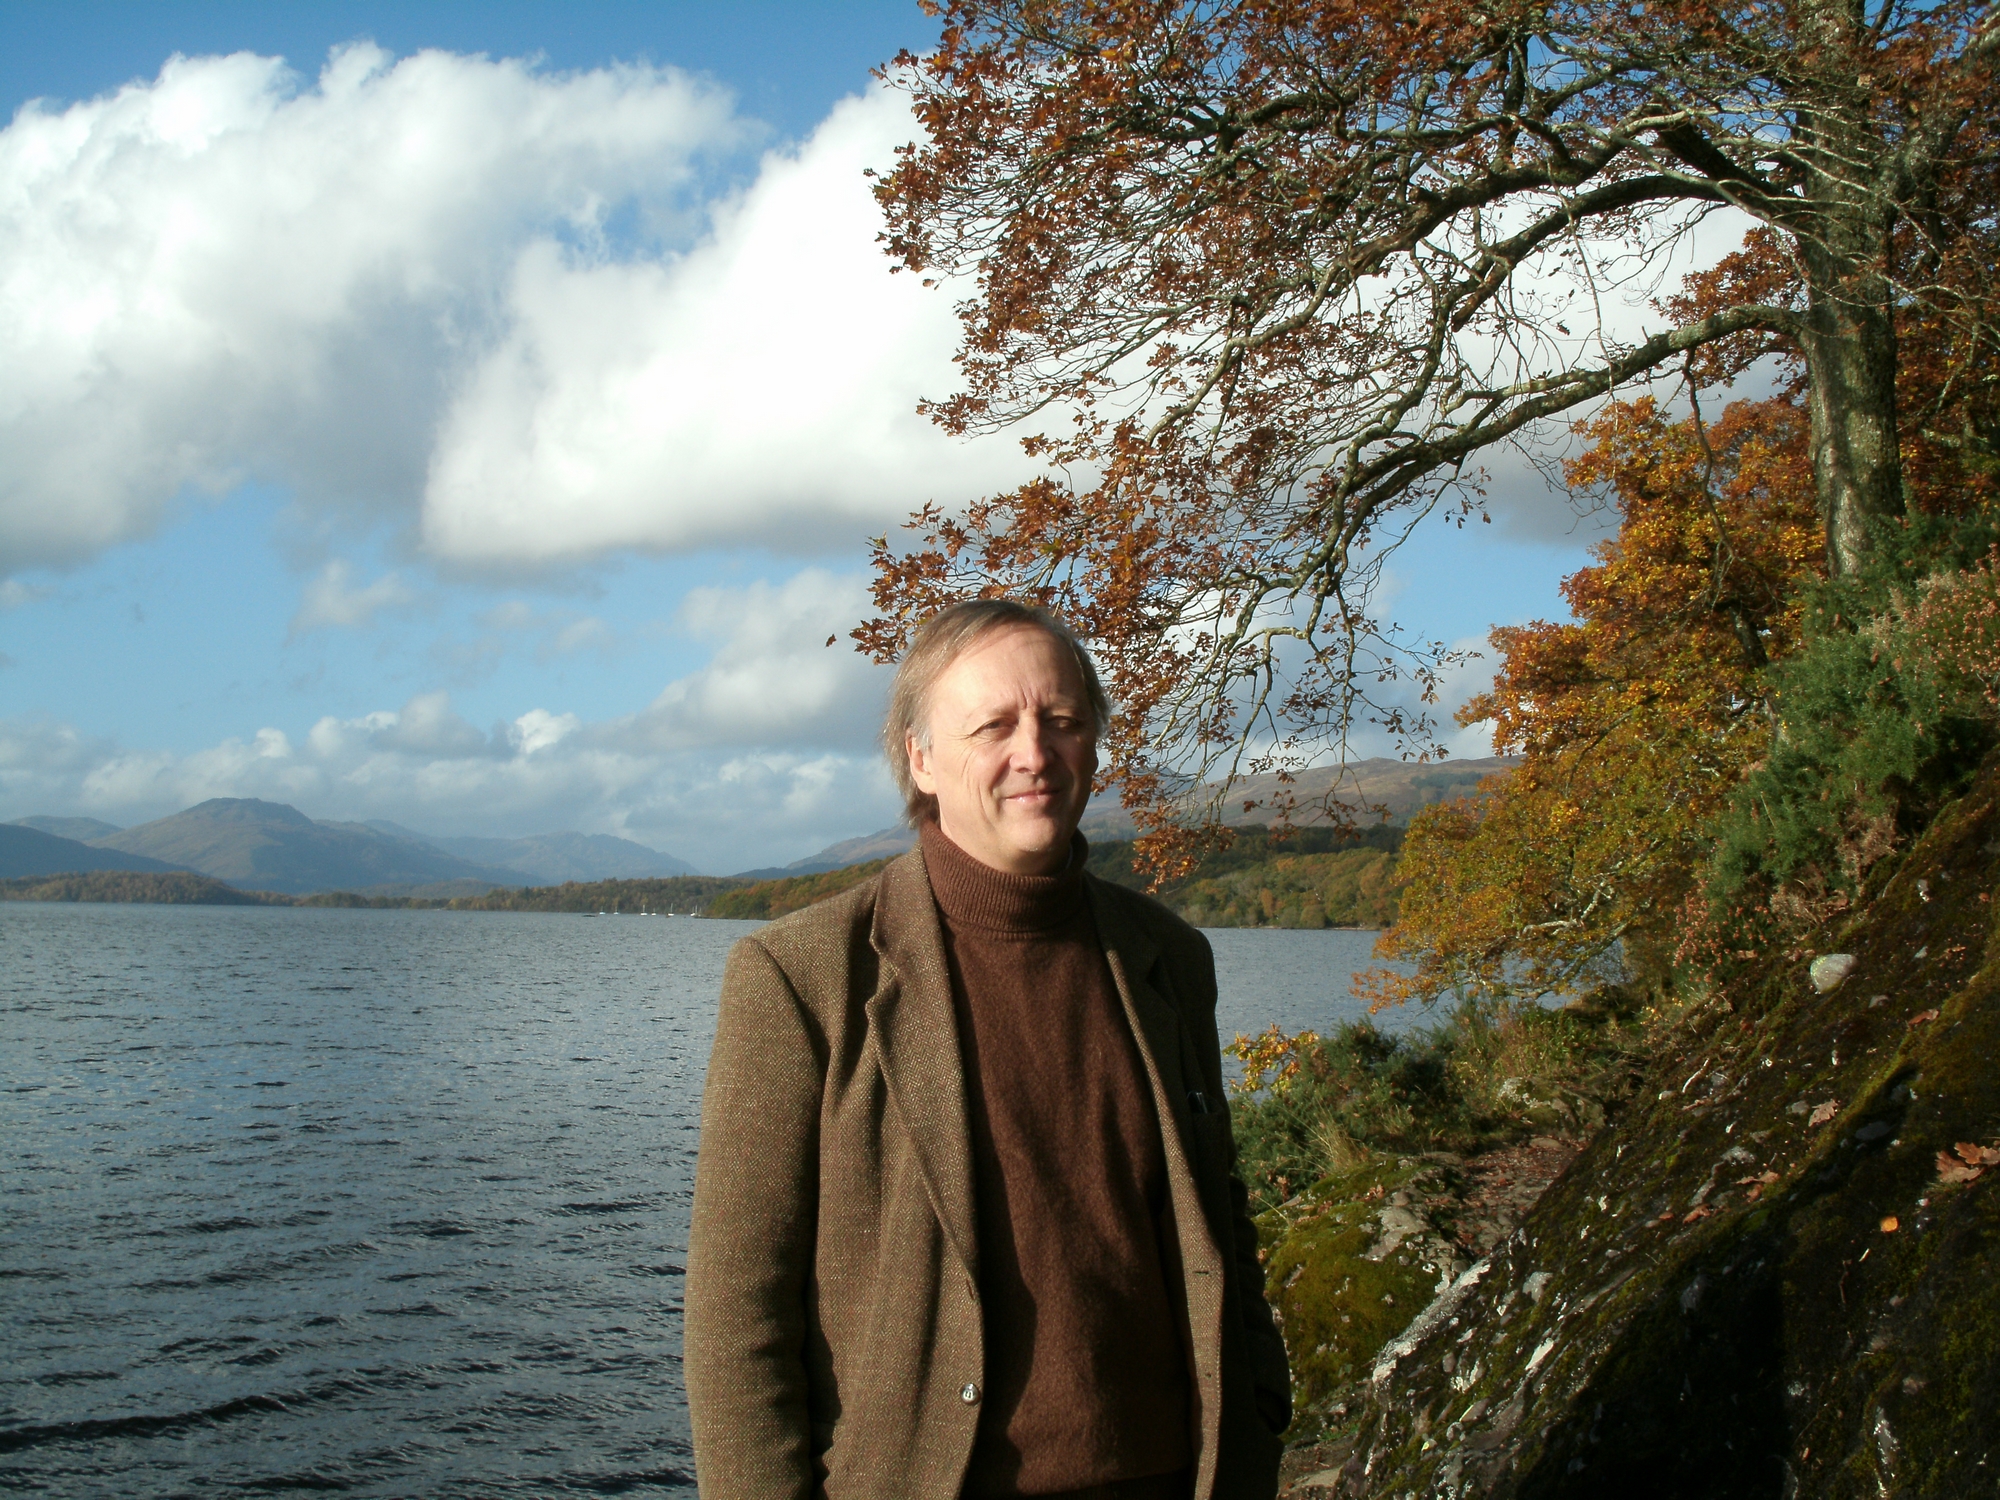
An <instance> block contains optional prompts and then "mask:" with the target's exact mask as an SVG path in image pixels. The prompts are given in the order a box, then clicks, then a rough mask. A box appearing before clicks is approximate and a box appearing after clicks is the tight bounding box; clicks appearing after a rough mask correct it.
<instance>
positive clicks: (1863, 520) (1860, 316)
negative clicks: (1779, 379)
mask: <svg viewBox="0 0 2000 1500" xmlns="http://www.w3.org/2000/svg"><path fill="white" fill-rule="evenodd" d="M1814 258H1815V257H1814V256H1812V255H1808V256H1807V257H1806V259H1807V261H1808V264H1810V262H1811V261H1812V260H1813V259H1814ZM1815 269H1817V268H1815ZM1829 269H1831V268H1829ZM1823 285H1824V283H1822V282H1821V280H1820V278H1819V277H1818V276H1813V277H1812V287H1811V302H1810V304H1809V308H1808V326H1809V329H1810V332H1809V333H1808V334H1807V337H1806V339H1805V361H1806V377H1807V381H1808V384H1809V386H1810V390H1809V392H1808V401H1809V410H1810V412H1811V415H1812V462H1813V483H1814V485H1815V486H1816V487H1817V489H1818V491H1819V508H1820V516H1821V519H1822V520H1823V521H1824V522H1825V525H1826V566H1827V571H1828V573H1830V574H1832V575H1835V576H1838V575H1840V574H1845V573H1852V572H1854V571H1855V570H1856V569H1858V568H1859V567H1860V566H1861V564H1862V562H1863V560H1864V559H1865V558H1866V557H1867V555H1868V552H1869V548H1870V544H1871V537H1870V534H1869V523H1870V521H1871V520H1873V519H1875V518H1877V517H1883V516H1898V515H1901V514H1902V513H1903V471H1902V461H1901V455H1900V454H1899V452H1898V449H1897V442H1896V329H1895V324H1894V322H1893V315H1892V314H1891V312H1890V309H1889V305H1888V295H1887V290H1888V289H1887V286H1886V285H1885V284H1883V281H1882V278H1881V277H1880V276H1877V275H1868V274H1861V275H1855V274H1852V273H1851V272H1850V274H1849V276H1848V277H1846V278H1845V279H1844V284H1843V283H1842V282H1840V281H1836V282H1835V283H1834V285H1833V286H1832V287H1831V288H1830V289H1827V290H1822V286H1823ZM1878 288H1879V290H1880V294H1881V295H1880V297H1879V300H1878V299H1877V297H1876V296H1874V295H1871V294H1872V293H1875V292H1876V291H1877V289H1878Z"/></svg>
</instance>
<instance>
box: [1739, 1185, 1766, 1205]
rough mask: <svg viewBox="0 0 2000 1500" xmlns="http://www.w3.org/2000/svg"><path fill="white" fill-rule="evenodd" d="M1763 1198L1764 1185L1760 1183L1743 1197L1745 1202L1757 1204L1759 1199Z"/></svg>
mask: <svg viewBox="0 0 2000 1500" xmlns="http://www.w3.org/2000/svg"><path fill="white" fill-rule="evenodd" d="M1763 1196H1764V1184H1763V1183H1761V1182H1760V1183H1757V1184H1756V1185H1755V1186H1753V1187H1752V1188H1751V1189H1750V1191H1749V1192H1747V1193H1745V1194H1744V1195H1743V1201H1744V1202H1745V1203H1755V1202H1756V1201H1757V1200H1758V1199H1759V1198H1761V1197H1763Z"/></svg>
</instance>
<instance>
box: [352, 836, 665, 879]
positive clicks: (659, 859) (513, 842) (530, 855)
mask: <svg viewBox="0 0 2000 1500" xmlns="http://www.w3.org/2000/svg"><path fill="white" fill-rule="evenodd" d="M371 826H373V825H371ZM418 837H421V838H424V841H425V842H426V843H429V844H431V845H432V846H434V847H435V848H439V849H442V850H444V851H445V852H446V853H447V854H455V855H457V856H458V857H459V858H460V859H465V860H470V861H472V862H473V863H474V864H477V865H484V866H487V867H488V868H498V869H502V870H513V871H515V872H516V873H517V874H520V875H525V876H527V877H528V878H529V879H530V880H533V881H536V882H537V883H541V884H547V885H560V884H562V883H563V882H564V881H566V880H581V881H589V880H647V879H657V878H661V877H664V876H668V875H692V874H694V873H695V868H694V866H693V865H691V864H689V863H688V862H687V861H686V860H683V859H675V858H674V857H673V856H672V855H671V854H662V853H661V852H660V851H659V850H658V849H649V848H647V847H646V846H645V845H644V844H638V843H634V842H633V841H632V840H631V839H621V838H614V837H613V836H612V835H610V834H608V833H538V834H535V835H533V836H532V837H530V838H524V839H483V838H437V837H429V836H425V835H418Z"/></svg>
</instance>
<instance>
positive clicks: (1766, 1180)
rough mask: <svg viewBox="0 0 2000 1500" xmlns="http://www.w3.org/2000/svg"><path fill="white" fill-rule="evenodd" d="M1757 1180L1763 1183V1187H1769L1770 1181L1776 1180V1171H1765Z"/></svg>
mask: <svg viewBox="0 0 2000 1500" xmlns="http://www.w3.org/2000/svg"><path fill="white" fill-rule="evenodd" d="M1757 1180H1758V1181H1759V1182H1761V1183H1763V1184H1764V1186H1765V1187H1769V1186H1770V1185H1771V1184H1772V1183H1774V1182H1776V1181H1777V1180H1778V1174H1777V1173H1776V1172H1766V1173H1765V1174H1764V1175H1763V1176H1762V1177H1759V1178H1758V1179H1757Z"/></svg>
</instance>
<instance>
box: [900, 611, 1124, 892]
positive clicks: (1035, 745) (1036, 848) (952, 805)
mask: <svg viewBox="0 0 2000 1500" xmlns="http://www.w3.org/2000/svg"><path fill="white" fill-rule="evenodd" d="M930 730H931V743H930V748H929V749H928V750H926V749H924V748H923V747H922V746H921V745H919V744H918V743H917V742H916V740H915V738H914V737H913V738H912V739H911V740H910V742H909V746H908V749H909V755H910V774H911V776H912V777H914V778H915V780H916V783H917V786H918V788H919V789H920V790H922V791H926V792H929V793H931V794H932V795H933V796H935V797H936V798H937V800H938V824H939V826H940V827H941V828H942V829H943V830H944V833H945V836H946V837H947V838H949V839H950V840H951V841H952V842H953V843H954V844H956V845H958V847H959V848H961V849H963V850H964V851H965V852H966V853H967V854H970V855H971V856H972V857H973V858H974V859H976V860H978V861H979V862H980V863H981V864H985V865H990V866H991V867H992V868H994V869H996V870H1005V871H1006V872H1008V873H1009V874H1012V875H1046V874H1049V873H1052V872H1053V871H1056V870H1059V869H1061V868H1062V866H1063V862H1064V861H1065V860H1066V859H1067V858H1068V857H1069V841H1070V835H1071V834H1073V833H1075V832H1076V823H1077V819H1079V818H1080V817H1082V816H1083V805H1084V803H1085V802H1086V801H1088V800H1089V798H1090V778H1091V776H1092V775H1093V774H1095V772H1096V770H1097V743H1096V733H1095V726H1094V724H1093V722H1092V719H1091V713H1090V699H1089V697H1088V696H1087V695H1086V694H1085V692H1084V687H1083V676H1082V674H1081V673H1080V672H1079V671H1078V670H1077V665H1076V660H1075V658H1073V657H1072V656H1071V655H1070V653H1069V649H1068V648H1067V647H1066V646H1064V645H1063V644H1062V642H1060V641H1058V640H1056V639H1055V638H1054V637H1052V636H1050V635H1049V634H1048V633H1047V632H1045V631H1042V630H1037V629H1036V628H1034V627H1033V626H1030V625H1018V626H1011V627H1008V628H1006V629H1002V630H996V631H994V632H993V633H992V634H990V635H988V636H986V637H984V638H983V639H981V640H980V641H978V642H977V643H975V644H974V645H973V646H972V648H971V649H970V650H968V651H965V652H963V653H962V654H961V655H960V656H959V658H958V659H957V660H956V661H954V662H953V663H952V664H951V665H950V666H949V667H947V668H945V670H944V671H943V673H942V674H940V675H939V677H938V680H937V682H936V683H935V685H933V687H932V689H931V703H930Z"/></svg>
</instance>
